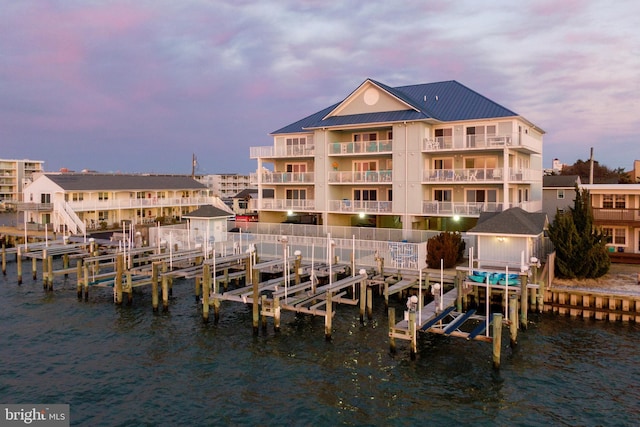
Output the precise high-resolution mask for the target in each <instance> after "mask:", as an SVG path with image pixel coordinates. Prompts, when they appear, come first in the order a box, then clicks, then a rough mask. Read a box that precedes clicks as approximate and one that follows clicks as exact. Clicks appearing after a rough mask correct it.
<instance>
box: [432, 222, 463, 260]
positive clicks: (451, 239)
mask: <svg viewBox="0 0 640 427" xmlns="http://www.w3.org/2000/svg"><path fill="white" fill-rule="evenodd" d="M464 249H465V243H464V241H463V240H462V236H461V235H460V233H452V232H450V231H443V232H442V233H440V234H438V235H437V236H433V237H432V238H430V239H429V240H427V266H428V267H429V268H440V260H441V259H442V260H443V261H444V262H443V264H444V268H452V267H455V266H456V265H457V264H458V263H459V262H460V261H462V258H463V256H464Z"/></svg>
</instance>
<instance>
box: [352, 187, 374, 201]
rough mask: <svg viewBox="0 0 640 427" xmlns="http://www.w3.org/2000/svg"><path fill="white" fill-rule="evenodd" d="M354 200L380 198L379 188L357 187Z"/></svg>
mask: <svg viewBox="0 0 640 427" xmlns="http://www.w3.org/2000/svg"><path fill="white" fill-rule="evenodd" d="M353 200H360V201H365V202H366V201H376V200H378V190H366V189H355V190H353Z"/></svg>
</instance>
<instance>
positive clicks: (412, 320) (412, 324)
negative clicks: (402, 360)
mask: <svg viewBox="0 0 640 427" xmlns="http://www.w3.org/2000/svg"><path fill="white" fill-rule="evenodd" d="M409 335H410V336H411V360H415V359H416V353H417V352H418V336H417V335H418V334H417V331H416V312H415V310H409Z"/></svg>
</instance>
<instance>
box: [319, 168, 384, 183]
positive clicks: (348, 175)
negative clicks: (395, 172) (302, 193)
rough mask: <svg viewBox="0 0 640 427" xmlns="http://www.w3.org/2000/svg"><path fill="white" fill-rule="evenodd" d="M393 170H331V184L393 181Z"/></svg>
mask: <svg viewBox="0 0 640 427" xmlns="http://www.w3.org/2000/svg"><path fill="white" fill-rule="evenodd" d="M391 178H392V172H391V171H390V170H382V171H365V172H350V171H332V172H329V183H330V184H355V183H358V184H378V183H388V184H390V183H391Z"/></svg>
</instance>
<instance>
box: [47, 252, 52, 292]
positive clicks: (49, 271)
mask: <svg viewBox="0 0 640 427" xmlns="http://www.w3.org/2000/svg"><path fill="white" fill-rule="evenodd" d="M47 287H48V289H49V291H53V255H49V257H48V258H47Z"/></svg>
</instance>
